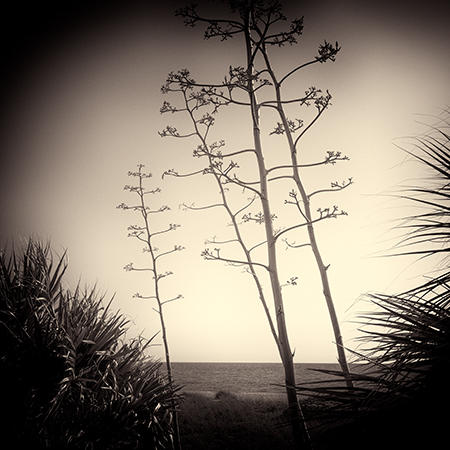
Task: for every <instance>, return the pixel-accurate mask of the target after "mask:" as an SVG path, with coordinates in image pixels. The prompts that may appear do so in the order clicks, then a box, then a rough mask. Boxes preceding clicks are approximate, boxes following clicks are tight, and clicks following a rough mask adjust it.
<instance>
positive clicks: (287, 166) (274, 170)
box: [160, 1, 352, 446]
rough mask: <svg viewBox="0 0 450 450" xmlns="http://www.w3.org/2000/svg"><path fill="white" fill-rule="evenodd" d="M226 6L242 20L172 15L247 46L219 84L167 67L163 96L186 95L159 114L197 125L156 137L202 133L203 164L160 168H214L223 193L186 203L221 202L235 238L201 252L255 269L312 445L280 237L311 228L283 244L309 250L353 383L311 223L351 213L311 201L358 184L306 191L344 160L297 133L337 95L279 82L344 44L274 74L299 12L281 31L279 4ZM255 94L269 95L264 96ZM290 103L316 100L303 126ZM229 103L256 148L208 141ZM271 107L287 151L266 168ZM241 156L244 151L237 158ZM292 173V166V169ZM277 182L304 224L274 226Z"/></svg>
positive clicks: (297, 414)
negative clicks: (227, 249) (296, 90)
mask: <svg viewBox="0 0 450 450" xmlns="http://www.w3.org/2000/svg"><path fill="white" fill-rule="evenodd" d="M230 4H231V8H232V11H233V12H234V13H236V14H235V16H236V15H237V17H238V18H237V19H234V18H233V19H228V18H224V19H216V18H210V17H208V18H207V17H202V16H201V15H200V14H199V13H198V12H197V9H196V7H195V6H188V7H186V8H182V9H180V10H179V11H177V13H176V14H177V15H179V16H181V17H182V18H183V19H184V21H185V24H186V25H188V26H194V25H196V24H199V23H205V24H206V30H205V38H206V39H209V38H213V37H218V38H219V39H220V40H222V41H223V40H226V39H229V38H231V37H234V36H236V35H239V36H241V37H242V40H243V46H244V50H245V62H244V63H243V64H242V65H237V66H230V67H229V70H228V73H227V74H226V75H225V77H224V79H223V81H222V82H219V83H199V82H196V81H195V80H194V78H193V77H192V76H191V74H190V72H189V71H188V70H187V69H183V70H180V71H178V72H171V73H169V75H168V77H167V80H166V83H165V84H164V86H163V87H162V92H163V93H164V94H168V93H172V94H176V95H178V96H179V97H178V98H179V99H180V100H178V101H181V103H179V104H176V105H174V104H172V103H170V102H168V101H164V103H163V106H162V108H161V113H177V112H182V113H184V114H186V115H187V116H188V117H189V119H190V121H191V127H190V129H189V130H187V131H183V132H180V131H179V130H178V129H177V128H176V127H174V126H171V125H168V126H167V127H166V128H165V129H164V130H162V131H161V132H160V135H161V136H162V137H166V136H170V137H174V138H191V137H195V138H196V139H197V140H198V146H197V148H196V149H195V150H194V153H193V155H194V157H196V158H199V159H203V160H206V164H205V165H203V167H202V168H200V169H199V170H197V171H193V172H190V173H181V172H179V171H178V170H175V169H170V170H167V171H166V172H165V174H164V175H171V176H175V177H187V176H197V175H210V176H212V177H213V178H214V180H215V183H216V185H217V187H218V189H219V193H220V200H219V201H218V202H217V203H214V204H209V205H205V206H202V207H198V206H195V205H184V206H185V207H186V208H187V209H192V210H204V209H209V208H215V207H223V208H224V209H225V211H226V214H227V217H228V220H230V223H231V226H232V229H233V232H234V236H233V237H232V238H231V239H224V240H218V239H216V238H213V239H212V240H210V241H209V243H210V244H213V245H214V246H215V247H214V248H213V249H211V248H206V249H205V250H204V251H203V253H202V255H203V256H204V257H205V258H206V259H208V260H214V261H223V262H226V263H229V264H232V265H238V266H245V268H246V270H247V271H248V272H249V273H250V274H251V276H252V278H253V280H254V282H255V284H256V287H257V290H258V293H259V297H260V300H261V303H262V305H263V308H264V311H265V313H266V317H267V320H268V323H269V326H270V329H271V333H272V335H273V337H274V340H275V342H276V345H277V348H278V351H279V353H280V358H281V361H282V363H283V366H284V371H285V381H286V393H287V398H288V404H289V411H290V417H291V423H292V427H293V432H294V437H295V439H296V442H297V443H298V445H299V446H300V445H302V444H303V445H307V446H309V445H310V438H309V433H308V430H307V426H306V423H305V420H304V417H303V412H302V409H301V407H300V404H299V401H298V398H297V395H296V391H295V384H296V382H295V374H294V364H293V354H292V351H291V347H290V343H289V338H288V332H287V327H286V321H285V311H284V303H283V295H282V287H283V286H287V285H296V284H297V281H296V280H297V277H291V278H290V279H289V280H288V281H287V282H286V283H285V284H283V285H282V284H281V283H280V277H279V266H278V261H277V249H276V244H277V243H278V242H280V241H281V240H282V238H286V236H287V235H288V233H291V232H293V231H294V230H298V229H299V228H302V227H305V228H306V229H307V231H308V239H309V240H308V242H307V243H306V244H301V245H299V246H297V245H295V244H293V243H292V242H289V241H287V240H285V242H287V244H288V246H290V247H296V246H297V247H300V246H304V245H305V246H306V245H308V246H311V248H312V250H313V253H314V256H315V258H316V262H317V265H318V269H319V271H320V275H321V279H322V285H323V292H324V295H325V299H326V301H327V305H328V308H329V312H330V317H331V320H332V324H333V330H334V333H335V339H336V345H337V349H338V359H339V362H340V364H341V367H342V371H343V373H344V375H345V377H346V380H347V384H348V385H349V386H351V380H350V375H349V371H348V366H347V361H346V357H345V352H344V347H343V341H342V336H341V332H340V329H339V323H338V319H337V315H336V312H335V308H334V304H333V300H332V296H331V290H330V286H329V281H328V275H327V269H328V266H326V265H325V264H324V263H323V260H322V257H321V254H320V251H319V247H318V244H317V239H316V236H315V232H314V224H316V223H318V222H321V221H323V220H327V219H331V218H337V217H338V216H341V215H346V212H345V211H343V210H341V209H339V208H338V207H337V206H332V207H326V208H318V209H317V213H316V214H314V215H313V213H312V211H311V198H312V197H313V196H316V195H319V194H321V193H324V192H334V191H339V190H342V189H345V188H346V187H348V186H349V185H350V184H351V183H352V180H351V179H348V180H347V181H344V182H333V183H331V186H330V188H325V189H320V190H316V191H313V192H307V190H306V188H305V186H304V182H303V181H302V178H301V176H300V172H299V169H301V168H306V167H316V166H321V165H325V164H335V163H336V162H337V161H340V160H347V159H348V158H347V157H346V156H343V155H341V153H340V152H334V151H329V152H328V153H327V154H326V156H325V157H324V159H322V160H320V161H318V162H312V163H304V164H301V163H300V162H299V160H298V158H299V156H298V145H299V142H300V139H301V138H302V136H303V135H304V134H305V133H306V132H307V131H308V130H309V129H310V128H311V127H312V125H314V123H316V121H317V120H318V119H319V117H320V116H321V115H322V114H323V112H324V111H325V109H326V108H327V107H328V106H329V104H330V99H331V95H330V94H329V93H328V92H327V93H326V94H324V93H323V92H322V91H321V90H320V89H317V88H316V87H310V88H308V89H307V90H306V92H305V94H304V95H303V94H302V95H301V96H299V97H298V98H294V99H288V100H283V99H282V97H281V86H282V83H283V82H284V81H285V80H286V79H288V78H290V77H292V76H293V75H294V74H295V73H296V72H297V71H298V70H300V69H301V68H303V67H306V66H308V65H311V64H314V63H324V62H326V61H333V60H334V59H335V56H336V54H337V53H338V51H339V49H340V48H339V46H338V44H337V43H336V45H331V44H330V43H328V42H325V43H324V44H322V45H320V47H319V50H318V55H317V56H316V57H315V58H314V59H313V60H312V61H310V62H308V63H303V64H298V65H297V66H295V67H294V68H293V69H291V70H290V71H289V72H288V73H287V74H286V75H284V76H281V77H277V75H276V74H275V71H274V69H273V68H272V66H271V63H270V58H269V52H268V47H273V46H278V47H282V46H284V45H286V44H289V45H292V44H295V43H296V42H297V38H298V37H299V36H300V35H301V34H302V30H303V20H302V19H294V20H293V21H292V22H291V25H290V27H289V28H288V30H287V31H286V30H281V31H279V30H278V27H279V25H280V24H281V23H282V22H284V21H285V20H286V17H285V16H284V15H283V13H282V11H281V6H280V4H279V2H277V1H269V2H267V1H238V2H230ZM266 77H267V78H266ZM271 92H272V94H271ZM273 94H274V97H275V98H274V97H273ZM259 96H261V98H262V99H263V100H259V98H258V97H259ZM292 104H296V105H300V106H303V105H305V106H309V105H315V107H316V110H317V114H316V116H315V117H313V119H312V120H311V121H310V122H309V123H307V124H304V123H303V121H302V120H300V119H295V120H290V119H288V118H287V116H286V111H285V109H286V107H287V106H288V105H292ZM230 105H234V106H237V107H241V108H243V109H244V110H245V111H247V112H248V114H249V117H250V120H251V124H250V127H251V132H252V140H253V144H252V146H251V147H250V148H244V149H238V150H235V151H227V152H225V151H224V147H225V146H226V144H225V141H224V140H219V141H213V140H211V138H210V130H211V128H212V127H213V126H214V124H215V120H216V113H217V112H218V111H219V109H221V108H223V107H225V106H230ZM271 109H274V110H275V111H276V112H277V114H278V115H279V117H280V119H281V122H279V123H278V124H277V126H276V127H275V129H274V131H272V132H271V133H269V134H272V135H273V134H275V135H285V136H286V138H287V143H288V145H287V147H286V148H287V150H288V152H287V156H288V157H289V159H288V161H287V162H286V163H284V162H283V159H282V158H283V155H282V154H280V164H277V165H276V166H268V165H267V163H266V161H265V152H264V148H263V142H262V131H261V115H262V112H263V111H267V110H271ZM244 126H245V125H244ZM244 130H245V128H244ZM296 132H299V134H298V136H297V138H295V139H294V137H293V136H294V134H295V133H296ZM249 157H252V158H253V160H252V161H250V167H251V169H250V170H252V172H253V177H254V179H250V180H249V179H248V178H245V176H243V175H242V172H243V170H239V169H240V165H241V164H242V163H243V164H244V165H245V164H248V163H249ZM237 158H239V161H240V162H239V163H238V162H237ZM286 170H288V171H290V173H288V174H286ZM278 180H288V182H289V183H290V185H291V186H290V187H291V189H289V188H288V189H287V192H288V198H287V199H286V200H285V201H284V204H286V205H293V206H295V208H296V209H297V211H298V213H299V215H300V218H301V221H295V222H294V223H290V224H287V225H286V226H283V227H282V228H277V229H276V228H274V221H275V220H276V219H277V216H276V214H274V213H273V204H274V200H273V197H272V198H271V197H270V195H269V194H270V193H269V184H271V183H273V182H277V181H278ZM242 191H243V192H245V193H247V194H250V197H249V198H248V199H247V200H246V201H245V203H243V202H242V200H241V199H240V200H237V199H236V198H237V197H236V192H242ZM257 205H259V207H260V208H261V210H260V211H257V212H255V211H254V210H252V208H254V207H255V206H257ZM246 223H258V224H262V225H263V226H264V238H263V239H262V240H258V241H256V242H255V237H254V236H250V237H248V236H246V233H245V230H244V226H245V224H246ZM233 243H236V244H237V245H238V246H239V248H240V249H241V251H242V252H243V256H244V257H239V256H237V257H235V256H234V255H230V256H225V255H224V252H223V251H222V250H223V246H224V245H228V244H233ZM263 248H264V249H265V252H266V259H267V263H263V262H260V261H258V260H257V258H256V257H255V253H256V252H255V250H257V249H258V250H259V251H260V250H261V249H263ZM261 268H262V269H265V273H266V274H268V276H269V280H270V286H271V291H272V297H273V302H274V311H275V317H274V318H273V317H272V315H271V312H270V309H269V307H268V302H267V299H266V297H265V294H264V292H263V289H262V285H263V283H262V281H261V274H260V272H259V270H260V269H261Z"/></svg>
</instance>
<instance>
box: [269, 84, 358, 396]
mask: <svg viewBox="0 0 450 450" xmlns="http://www.w3.org/2000/svg"><path fill="white" fill-rule="evenodd" d="M276 91H277V102H278V112H279V114H280V118H281V120H282V123H283V126H284V129H285V132H286V137H287V140H288V143H289V148H290V151H291V161H292V166H293V168H292V170H293V174H292V176H293V178H294V181H295V184H296V185H297V188H298V190H299V192H300V195H301V197H302V201H303V205H304V208H305V217H306V220H307V221H308V222H309V223H308V226H307V229H308V236H309V242H310V244H311V248H312V251H313V253H314V257H315V259H316V263H317V267H318V269H319V272H320V278H321V280H322V290H323V295H324V297H325V301H326V304H327V307H328V313H329V316H330V320H331V324H332V327H333V333H334V339H335V342H336V350H337V354H338V362H339V365H340V366H341V370H342V373H343V375H344V377H345V382H346V384H347V387H348V388H350V389H351V388H353V382H352V379H351V375H350V371H349V368H348V363H347V357H346V355H345V349H344V343H343V339H342V334H341V329H340V326H339V320H338V317H337V314H336V309H335V308H334V302H333V297H332V296H331V289H330V283H329V281H328V274H327V269H328V266H325V264H324V263H323V260H322V256H321V254H320V250H319V246H318V245H317V240H316V235H315V232H314V227H313V225H312V223H311V222H312V215H311V204H310V201H309V197H308V195H307V193H306V191H305V188H304V187H303V184H302V182H301V179H300V174H299V171H298V167H297V166H298V160H297V151H296V148H295V145H294V142H293V139H292V134H291V132H290V131H289V126H288V123H287V119H286V115H285V114H284V110H283V106H282V104H281V96H280V89H279V87H278V86H277V87H276Z"/></svg>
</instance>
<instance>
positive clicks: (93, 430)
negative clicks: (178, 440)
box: [0, 240, 172, 449]
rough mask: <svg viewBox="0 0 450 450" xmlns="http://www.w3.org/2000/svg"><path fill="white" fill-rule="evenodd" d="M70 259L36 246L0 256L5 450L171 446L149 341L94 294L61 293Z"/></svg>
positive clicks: (165, 393) (163, 386)
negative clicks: (134, 334)
mask: <svg viewBox="0 0 450 450" xmlns="http://www.w3.org/2000/svg"><path fill="white" fill-rule="evenodd" d="M65 269H66V264H65V259H64V257H62V258H60V259H59V260H58V261H57V262H56V263H55V262H54V261H53V258H52V255H51V251H50V247H49V245H42V244H41V243H39V242H36V241H34V240H30V241H29V242H28V245H27V246H26V248H25V250H24V251H23V253H22V255H20V256H19V255H18V254H17V251H15V250H12V251H11V252H9V255H8V252H7V251H6V250H5V249H4V250H3V251H2V252H1V253H0V339H1V344H0V352H1V353H0V385H1V386H2V391H3V392H2V399H3V402H2V410H3V411H2V412H3V414H2V417H3V418H4V419H3V421H4V429H5V430H6V433H4V434H5V435H6V436H5V440H6V441H7V443H8V444H9V446H8V445H7V446H6V448H10V447H11V448H19V447H20V446H24V448H34V449H39V448H66V449H119V448H120V449H128V448H133V449H139V448H144V447H145V448H152V449H162V448H169V447H170V446H171V439H172V429H171V421H172V417H171V414H170V412H169V404H170V399H171V391H170V389H169V386H168V384H167V381H166V380H165V378H163V377H162V376H161V375H160V373H159V368H160V363H159V362H156V361H154V360H152V359H151V358H149V357H147V356H145V354H144V351H145V349H146V346H147V345H148V344H149V342H146V343H144V341H143V339H142V338H136V339H134V340H131V341H130V342H126V343H125V342H122V340H121V339H122V338H123V336H124V333H125V332H126V330H127V327H126V326H127V320H126V319H125V318H124V317H123V316H122V315H121V314H120V313H118V312H116V313H113V312H111V311H110V309H109V305H108V306H106V307H105V306H104V302H103V297H102V296H98V295H97V293H96V292H95V289H92V290H81V289H79V288H77V289H76V290H75V291H74V292H71V291H69V290H65V289H63V287H62V285H61V280H62V277H63V275H64V272H65Z"/></svg>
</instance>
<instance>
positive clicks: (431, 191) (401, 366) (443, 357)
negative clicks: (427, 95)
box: [298, 120, 450, 448]
mask: <svg viewBox="0 0 450 450" xmlns="http://www.w3.org/2000/svg"><path fill="white" fill-rule="evenodd" d="M446 129H448V120H444V121H441V128H440V129H436V128H434V129H432V132H430V133H429V134H427V135H425V136H422V137H418V138H417V140H416V146H415V151H412V152H410V154H411V155H412V156H413V157H414V158H416V159H417V160H418V161H420V162H421V163H422V164H424V165H425V166H426V167H427V168H428V169H429V170H430V172H431V180H432V181H431V182H430V181H429V182H428V183H429V185H426V186H425V187H417V188H413V189H410V190H409V192H407V193H406V194H405V195H403V196H402V197H403V198H404V199H407V200H408V201H409V202H412V203H413V204H418V205H421V206H423V207H424V208H425V209H424V210H422V211H421V212H420V213H419V214H417V215H414V216H409V217H407V218H406V219H405V221H404V223H403V224H402V225H401V228H402V229H403V230H404V231H406V234H405V236H404V238H403V239H402V241H401V242H400V244H399V246H398V247H399V248H400V249H402V250H401V251H397V252H395V254H396V255H401V254H403V255H405V254H415V255H420V256H421V257H426V256H432V255H434V256H436V255H443V256H444V257H443V258H441V262H442V260H443V262H444V263H446V262H447V259H446V257H447V255H448V252H449V251H450V245H449V243H450V239H449V238H450V233H449V227H450V224H449V218H450V204H449V199H450V146H449V135H448V133H447V132H446ZM449 287H450V272H449V271H448V266H444V270H443V271H442V267H441V270H440V273H439V274H438V275H436V276H435V277H434V278H431V279H429V280H428V281H426V282H424V283H422V284H420V285H419V286H417V287H414V288H412V289H410V290H407V291H405V292H401V293H399V294H396V295H388V294H368V295H367V296H366V300H367V301H369V303H370V304H371V307H370V308H369V311H368V312H367V313H362V314H361V315H360V317H359V322H360V325H361V328H360V331H361V335H360V337H359V340H360V341H361V348H360V349H359V350H358V352H356V351H354V350H353V351H352V350H350V351H351V352H352V353H353V354H354V355H355V356H356V358H355V363H359V364H357V365H356V364H355V365H353V373H352V378H353V381H354V383H355V388H354V389H353V390H350V389H347V388H346V386H345V385H344V384H343V381H342V379H343V378H342V374H341V373H340V372H339V371H335V372H333V373H332V372H330V371H328V372H327V373H328V374H333V375H335V376H336V382H335V383H329V382H323V383H319V384H318V385H316V386H309V387H307V386H299V387H298V388H299V391H300V392H303V393H304V394H305V393H306V394H309V395H312V396H315V397H317V396H319V397H321V398H322V399H325V401H326V402H328V404H329V405H332V408H331V410H332V411H334V412H336V413H337V414H339V415H341V416H342V414H344V413H347V414H349V415H350V416H353V417H354V418H355V417H357V420H358V421H359V423H361V420H362V419H361V417H364V416H365V415H366V416H365V417H369V419H368V422H364V426H363V428H364V427H366V428H367V429H370V430H371V433H374V432H375V433H376V432H377V430H378V432H381V433H382V434H381V436H383V433H384V435H386V434H387V433H388V431H387V430H390V431H391V432H393V431H394V430H395V429H396V430H397V431H396V432H397V434H398V436H397V441H396V443H397V444H399V445H403V447H402V448H407V446H409V445H413V446H414V445H418V443H419V442H420V443H421V444H423V443H424V442H428V444H427V445H431V442H432V441H433V440H435V439H436V436H439V435H441V434H442V433H443V429H444V428H445V426H444V422H443V417H445V416H442V414H441V413H440V412H439V409H438V407H437V405H438V404H441V403H442V404H447V402H448V401H450V388H449V386H448V380H447V379H448V373H449V370H450V308H449V307H450V289H449ZM355 413H356V415H355ZM334 417H336V416H334ZM390 421H392V423H390ZM368 423H370V424H371V425H370V426H368V425H367V424H368ZM380 427H383V428H380ZM407 429H412V430H414V431H413V432H411V433H410V434H409V435H408V433H407V432H406V431H405V430H407ZM380 439H382V438H380ZM380 439H375V441H374V442H376V445H375V447H376V446H377V445H380ZM391 444H392V442H391ZM392 448H393V447H392ZM408 448H410V447H408ZM414 448H416V447H414ZM428 448H431V447H428Z"/></svg>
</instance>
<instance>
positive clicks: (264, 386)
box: [172, 362, 339, 393]
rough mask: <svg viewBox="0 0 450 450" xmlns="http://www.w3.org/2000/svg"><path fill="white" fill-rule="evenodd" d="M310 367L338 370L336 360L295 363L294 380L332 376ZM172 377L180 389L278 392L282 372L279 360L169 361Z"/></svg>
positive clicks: (314, 379) (302, 381) (309, 379)
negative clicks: (317, 362) (244, 361)
mask: <svg viewBox="0 0 450 450" xmlns="http://www.w3.org/2000/svg"><path fill="white" fill-rule="evenodd" d="M313 369H326V370H339V365H338V364H295V373H296V382H297V383H298V384H299V383H302V384H303V383H307V384H308V383H312V382H315V381H318V380H324V379H330V378H331V379H336V377H333V376H330V375H326V374H323V373H319V372H315V371H314V370H313ZM172 371H173V376H174V381H175V383H176V384H178V385H179V386H182V387H183V390H184V391H195V392H218V391H220V390H224V391H229V392H233V393H257V392H260V393H282V392H284V388H283V386H282V385H283V383H284V372H283V366H282V365H281V364H280V363H190V362H189V363H187V362H178V363H173V364H172Z"/></svg>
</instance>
